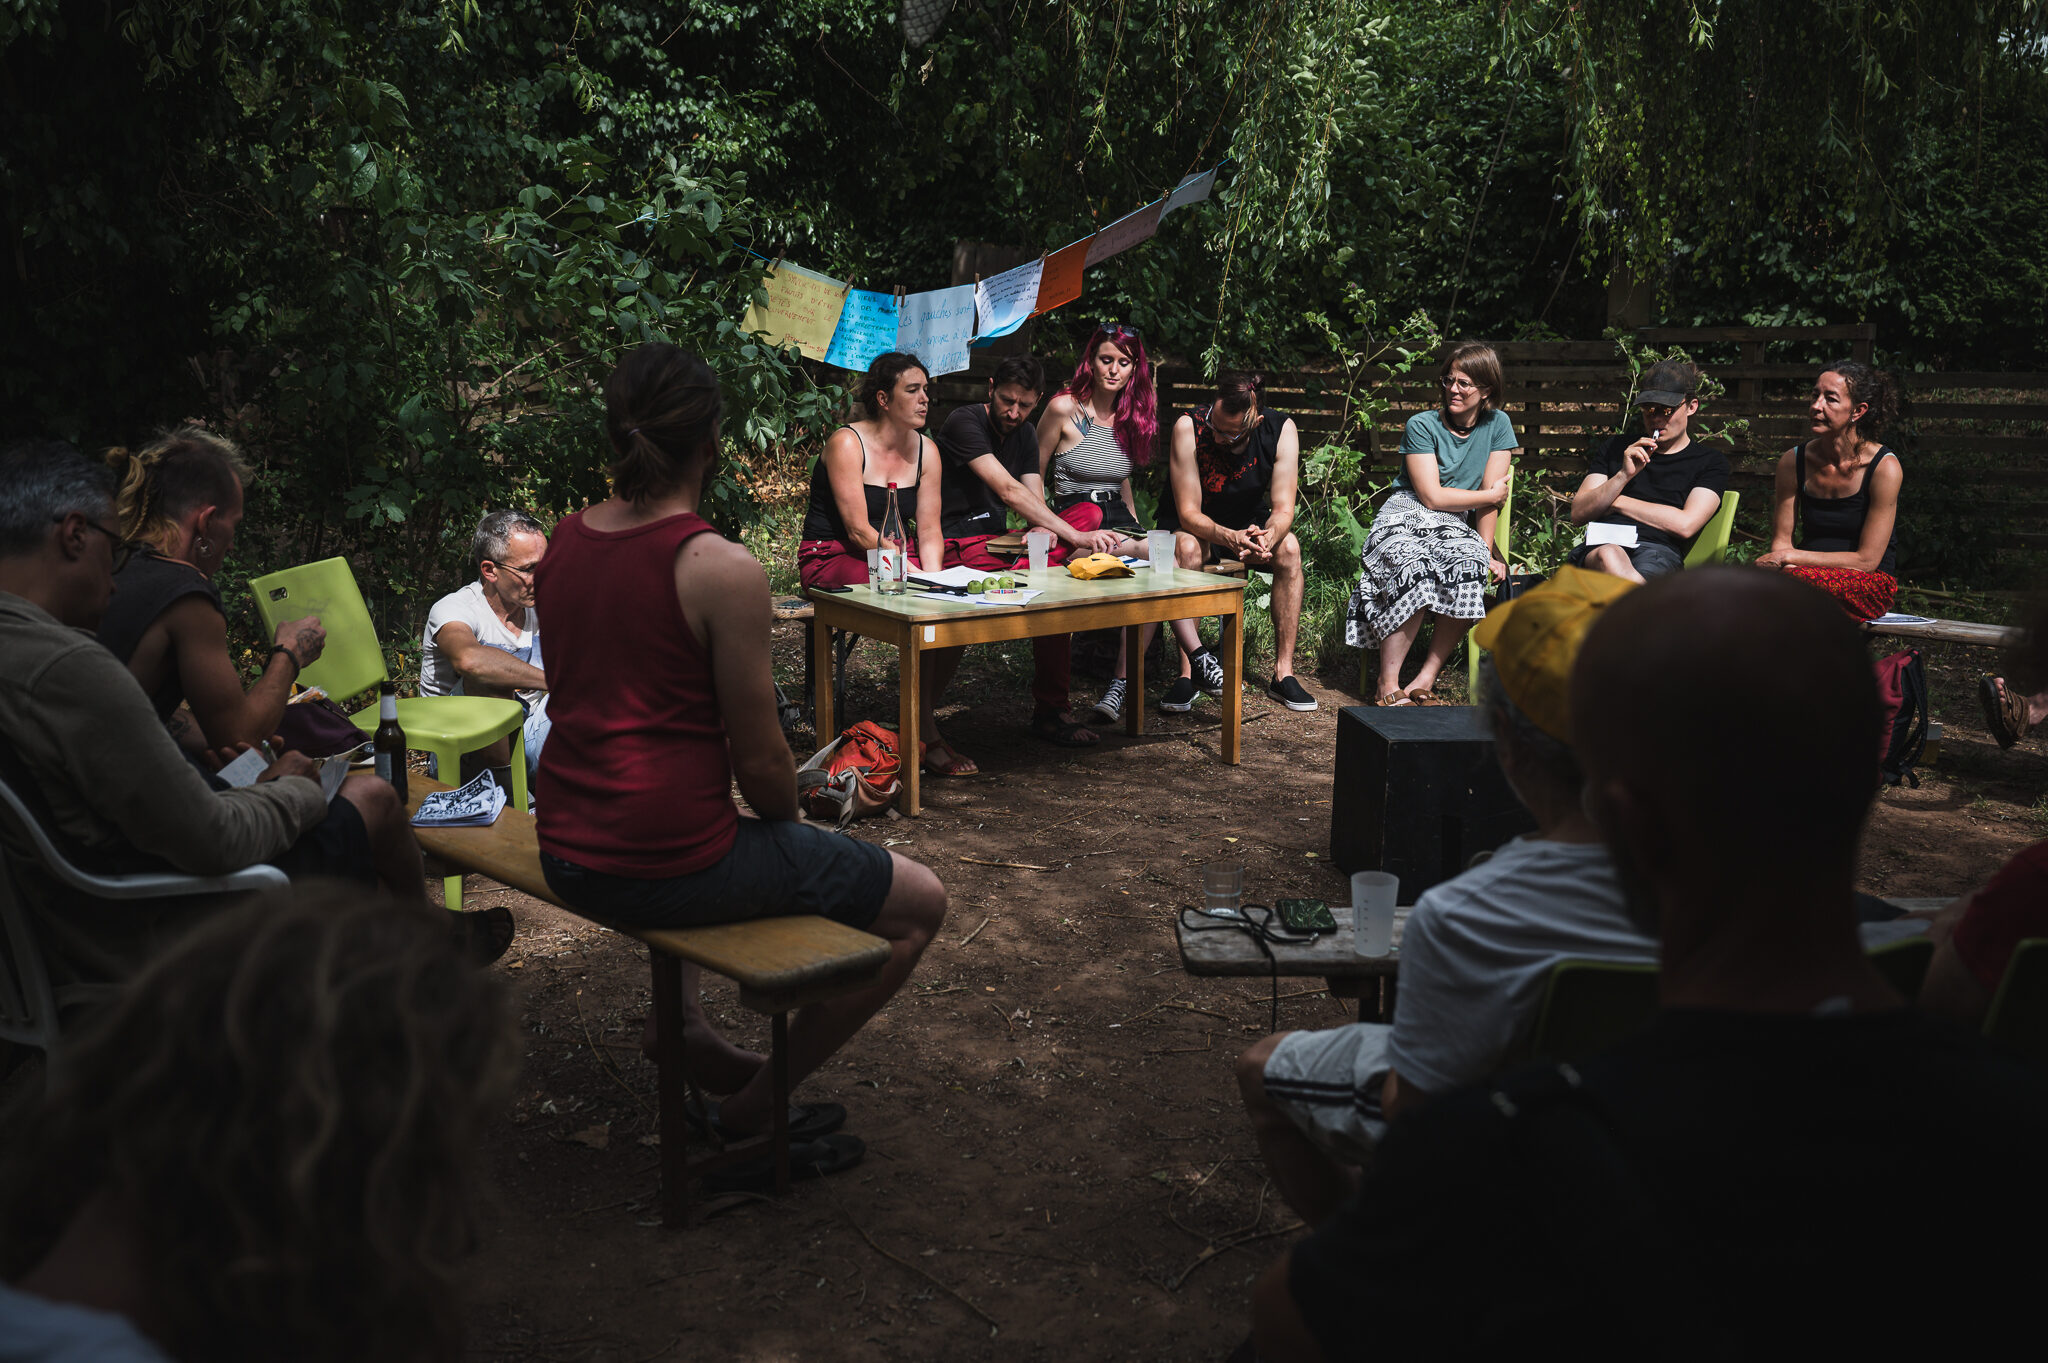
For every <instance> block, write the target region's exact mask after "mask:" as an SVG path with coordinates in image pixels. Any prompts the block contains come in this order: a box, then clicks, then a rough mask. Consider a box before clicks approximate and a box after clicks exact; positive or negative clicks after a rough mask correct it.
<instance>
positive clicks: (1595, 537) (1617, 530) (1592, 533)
mask: <svg viewBox="0 0 2048 1363" xmlns="http://www.w3.org/2000/svg"><path fill="white" fill-rule="evenodd" d="M1586 543H1587V544H1618V545H1620V546H1621V547H1622V548H1624V549H1633V548H1635V547H1636V528H1635V527H1634V526H1633V525H1614V524H1611V523H1609V522H1606V521H1594V522H1593V523H1592V524H1591V525H1589V526H1587V527H1586Z"/></svg>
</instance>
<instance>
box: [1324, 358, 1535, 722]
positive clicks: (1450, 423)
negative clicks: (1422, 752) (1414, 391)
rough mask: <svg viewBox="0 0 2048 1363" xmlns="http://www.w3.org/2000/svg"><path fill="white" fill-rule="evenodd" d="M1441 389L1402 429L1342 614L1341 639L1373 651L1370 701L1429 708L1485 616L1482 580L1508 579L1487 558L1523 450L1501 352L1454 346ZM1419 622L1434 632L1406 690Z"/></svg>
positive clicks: (1503, 570)
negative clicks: (1505, 407) (1506, 396)
mask: <svg viewBox="0 0 2048 1363" xmlns="http://www.w3.org/2000/svg"><path fill="white" fill-rule="evenodd" d="M1438 384H1439V386H1440V387H1441V389H1442V398H1441V401H1440V402H1439V404H1438V405H1437V406H1435V407H1432V408H1430V409H1429V410H1428V411H1426V412H1417V413H1416V414H1415V415H1414V416H1411V417H1409V418H1408V423H1407V425H1406V426H1404V427H1403V428H1402V431H1401V472H1400V474H1399V475H1398V476H1396V477H1395V479H1394V491H1393V494H1392V495H1391V496H1389V497H1388V498H1387V500H1386V501H1385V502H1384V503H1382V504H1381V506H1380V509H1379V512H1378V514H1377V515H1375V516H1374V517H1373V520H1372V531H1371V533H1370V534H1369V535H1367V536H1366V541H1365V550H1364V552H1363V553H1362V554H1361V555H1360V558H1359V569H1360V571H1359V578H1358V589H1357V590H1356V591H1354V592H1352V594H1351V604H1350V606H1349V608H1348V609H1347V610H1346V612H1345V620H1344V638H1345V641H1346V642H1347V643H1349V644H1351V645H1352V646H1353V647H1355V648H1377V649H1378V650H1379V651H1380V664H1379V678H1378V682H1377V684H1376V685H1375V686H1374V688H1373V697H1372V703H1373V704H1375V705H1433V704H1436V703H1437V701H1436V694H1435V691H1434V689H1433V688H1434V687H1435V685H1436V677H1437V673H1439V672H1441V671H1442V670H1443V666H1444V664H1445V663H1446V662H1448V661H1449V660H1450V656H1451V650H1453V649H1455V648H1456V647H1457V646H1458V641H1459V640H1460V639H1462V638H1464V637H1465V631H1466V630H1467V629H1469V628H1471V625H1472V622H1473V621H1475V620H1478V619H1480V618H1482V617H1483V616H1484V615H1485V614H1486V585H1487V581H1488V579H1489V578H1501V579H1505V578H1506V577H1507V564H1506V563H1504V562H1502V561H1501V560H1500V559H1499V558H1496V557H1495V556H1494V552H1493V529H1494V522H1495V521H1496V520H1497V519H1498V518H1499V516H1500V509H1501V506H1502V505H1503V504H1504V503H1505V502H1506V501H1507V498H1508V479H1509V478H1510V477H1511V476H1512V467H1511V461H1512V460H1513V458H1514V456H1515V455H1516V454H1518V453H1520V452H1521V450H1520V446H1519V445H1518V444H1517V442H1516V437H1515V427H1514V423H1513V422H1511V421H1509V420H1508V417H1507V413H1505V412H1503V411H1501V410H1500V402H1501V394H1502V389H1503V387H1504V380H1503V379H1502V377H1501V368H1500V356H1499V355H1497V354H1495V353H1494V349H1493V347H1492V346H1490V345H1485V344H1483V343H1481V342H1479V341H1460V342H1459V343H1458V344H1457V345H1454V346H1452V347H1451V348H1450V350H1449V351H1448V352H1447V353H1446V354H1445V355H1444V363H1443V369H1442V370H1441V372H1440V373H1439V375H1438ZM1424 616H1434V617H1435V618H1436V630H1435V632H1434V633H1433V634H1432V635H1431V636H1430V641H1429V651H1428V652H1427V654H1425V655H1424V657H1423V660H1422V666H1421V667H1419V668H1418V669H1416V672H1415V676H1414V678H1413V680H1411V681H1410V682H1409V683H1408V687H1407V689H1406V690H1403V689H1402V686H1401V668H1402V665H1403V664H1404V663H1406V662H1407V660H1408V652H1409V650H1410V649H1412V648H1413V647H1414V646H1415V640H1416V639H1417V638H1418V637H1419V636H1420V635H1421V633H1422V623H1423V618H1424Z"/></svg>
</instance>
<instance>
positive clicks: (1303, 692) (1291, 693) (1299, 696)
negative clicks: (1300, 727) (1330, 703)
mask: <svg viewBox="0 0 2048 1363" xmlns="http://www.w3.org/2000/svg"><path fill="white" fill-rule="evenodd" d="M1266 694H1267V695H1268V696H1271V697H1272V698H1273V699H1274V700H1277V701H1279V702H1280V703H1281V704H1282V705H1284V706H1286V707H1287V708H1288V709H1290V710H1313V709H1315V708H1316V698H1315V697H1314V696H1311V695H1310V694H1309V693H1308V688H1306V687H1304V686H1303V685H1302V684H1301V683H1300V682H1298V681H1296V680H1295V679H1294V674H1293V673H1292V672H1290V673H1288V674H1287V675H1286V676H1284V677H1275V678H1273V683H1272V685H1270V686H1268V687H1267V688H1266Z"/></svg>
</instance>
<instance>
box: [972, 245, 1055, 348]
mask: <svg viewBox="0 0 2048 1363" xmlns="http://www.w3.org/2000/svg"><path fill="white" fill-rule="evenodd" d="M1044 268H1045V261H1044V260H1042V259H1041V260H1027V261H1025V262H1024V263H1023V264H1022V265H1019V266H1018V267H1017V268H1016V269H1014V270H1005V271H1003V272H1002V273H1001V274H999V275H991V276H989V277H988V278H987V279H984V280H982V281H981V283H979V284H977V285H975V286H974V313H975V317H976V319H977V325H976V327H975V332H976V334H977V336H978V337H979V339H981V340H984V341H992V340H994V339H995V338H996V337H998V336H1007V335H1009V334H1010V333H1011V332H1013V331H1015V330H1016V329H1017V328H1018V327H1021V326H1023V325H1024V323H1025V322H1026V321H1028V320H1029V319H1030V317H1031V309H1032V307H1033V306H1034V305H1035V304H1036V303H1037V302H1038V277H1039V273H1040V272H1041V271H1042V270H1044Z"/></svg>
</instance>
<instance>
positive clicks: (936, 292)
mask: <svg viewBox="0 0 2048 1363" xmlns="http://www.w3.org/2000/svg"><path fill="white" fill-rule="evenodd" d="M973 336H974V286H973V285H972V284H960V285H956V286H955V287H953V288H950V289H933V290H932V291H931V292H929V293H914V294H911V295H910V296H909V297H908V298H906V299H904V300H903V312H902V315H901V316H900V317H899V318H898V319H897V322H896V348H897V349H898V350H907V351H909V352H910V353H911V354H913V355H915V356H917V358H918V359H919V360H920V361H921V362H922V363H923V364H924V367H925V372H926V373H928V374H930V375H931V376H932V377H933V378H937V377H938V376H939V375H941V374H951V373H953V372H955V371H956V370H961V369H965V368H966V367H967V343H968V341H969V340H971V339H973Z"/></svg>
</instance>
